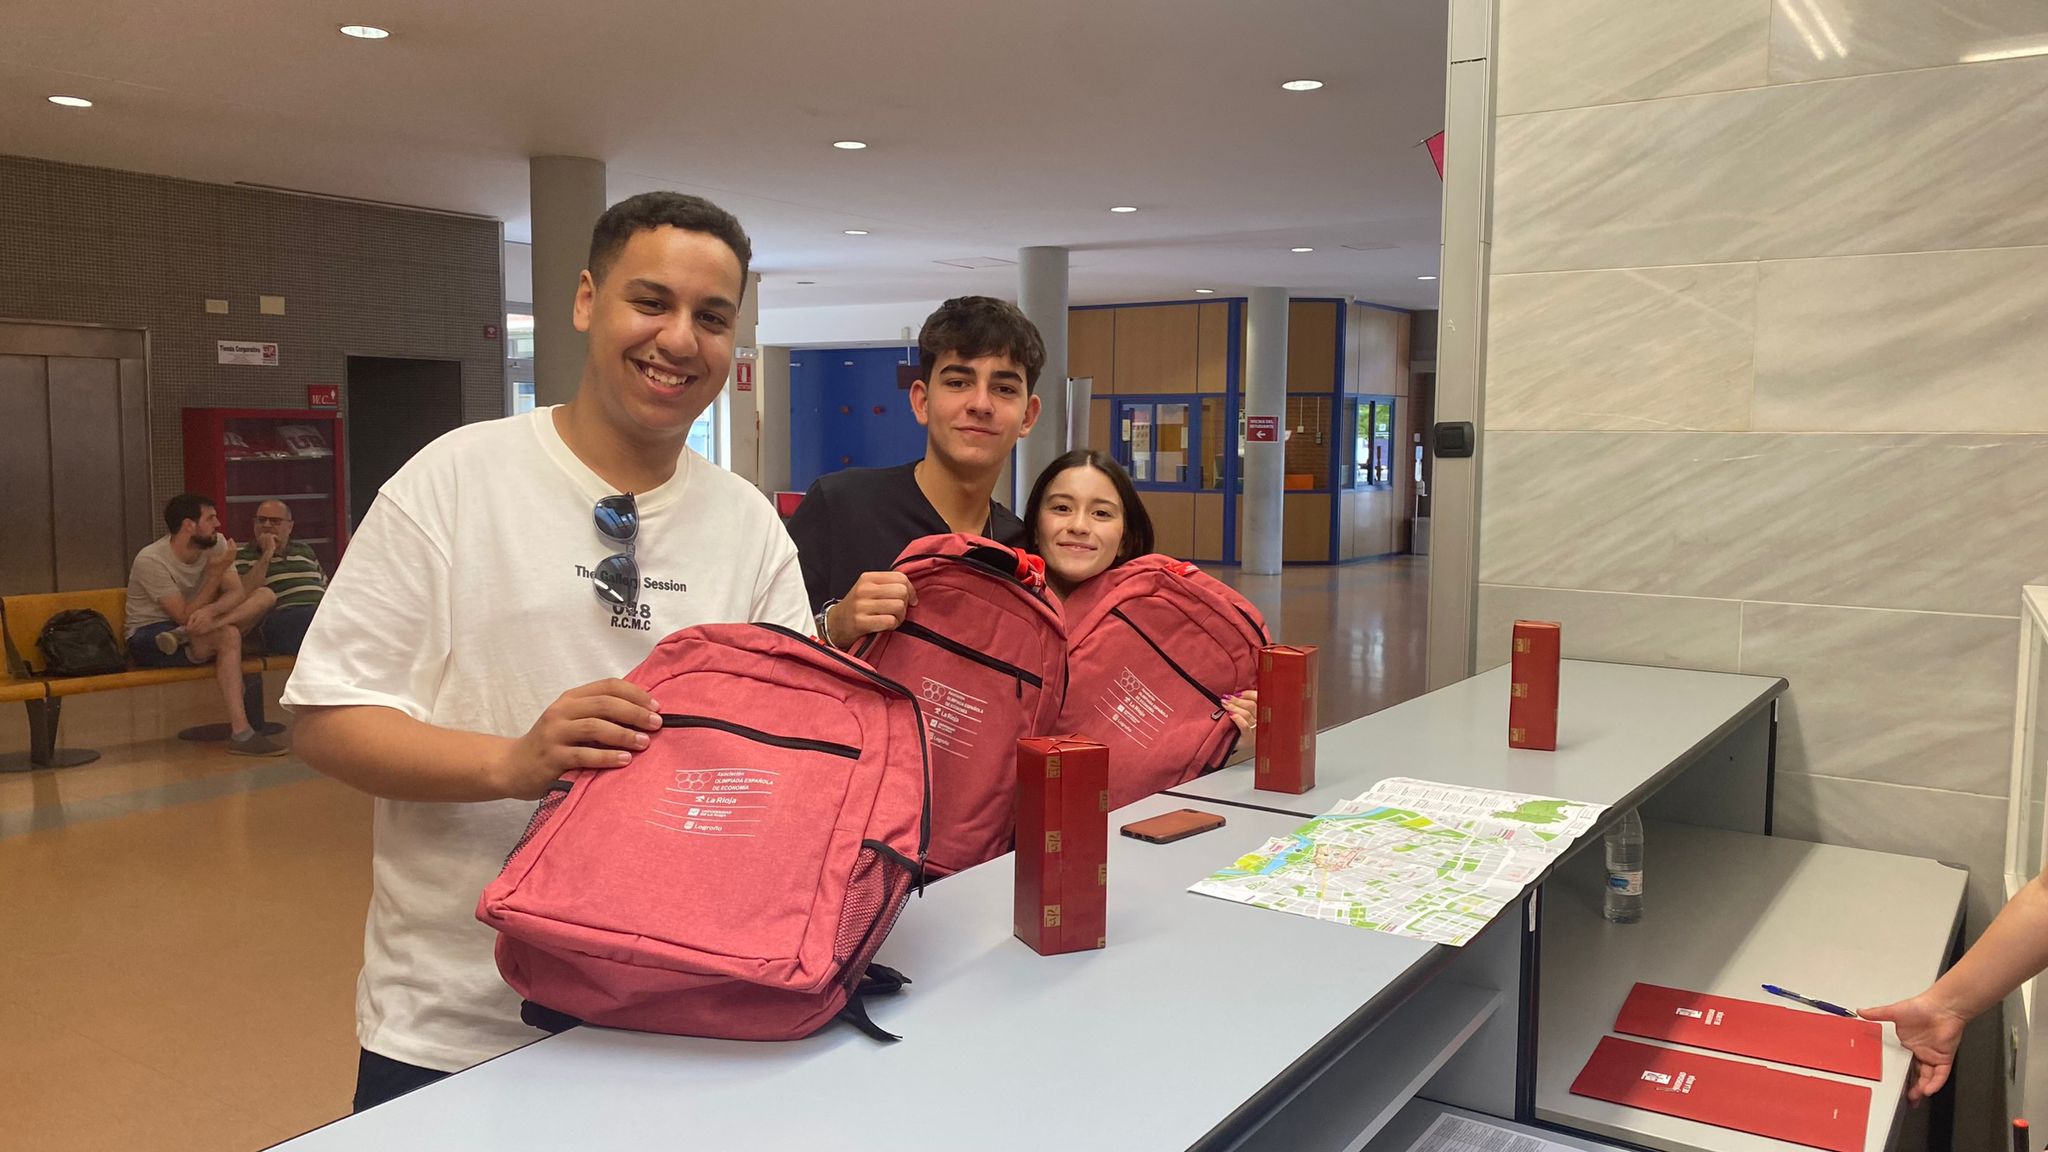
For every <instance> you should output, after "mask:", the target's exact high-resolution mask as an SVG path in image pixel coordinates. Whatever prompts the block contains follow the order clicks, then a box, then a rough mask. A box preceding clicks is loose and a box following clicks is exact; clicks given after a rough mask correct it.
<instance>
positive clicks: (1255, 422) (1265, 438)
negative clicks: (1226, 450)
mask: <svg viewBox="0 0 2048 1152" xmlns="http://www.w3.org/2000/svg"><path fill="white" fill-rule="evenodd" d="M1244 438H1245V440H1247V441H1248V442H1250V443H1253V444H1278V443H1279V442H1280V418H1279V417H1278V416H1247V417H1245V420H1244Z"/></svg>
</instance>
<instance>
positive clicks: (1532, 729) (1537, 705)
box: [1508, 620, 1564, 752]
mask: <svg viewBox="0 0 2048 1152" xmlns="http://www.w3.org/2000/svg"><path fill="white" fill-rule="evenodd" d="M1563 635H1564V632H1563V628H1562V627H1561V626H1560V625H1558V624H1556V623H1553V622H1551V621H1549V620H1517V621H1515V647H1514V655H1513V656H1512V657H1511V658H1510V660H1509V661H1508V682H1509V687H1508V747H1510V748H1535V749H1539V750H1541V751H1544V752H1555V751H1556V750H1557V676H1558V663H1559V661H1560V660H1561V659H1562V658H1563V642H1562V640H1563Z"/></svg>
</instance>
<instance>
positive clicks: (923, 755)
mask: <svg viewBox="0 0 2048 1152" xmlns="http://www.w3.org/2000/svg"><path fill="white" fill-rule="evenodd" d="M754 627H756V628H766V629H767V630H768V631H770V632H773V633H775V634H777V635H779V636H787V637H789V638H790V639H792V640H796V641H799V642H800V643H802V644H803V645H804V646H806V647H808V648H810V649H811V650H812V651H815V652H821V653H823V654H825V655H826V656H829V657H831V658H832V659H833V660H835V661H837V662H838V663H841V664H844V665H845V666H846V667H847V668H848V669H850V670H852V671H854V672H856V673H859V674H860V676H861V677H862V678H864V679H866V680H869V681H872V682H873V683H875V684H876V685H878V686H880V687H881V688H882V689H884V690H885V691H889V692H894V693H895V694H896V695H898V696H901V697H903V698H904V699H905V700H908V701H910V703H911V704H912V705H913V707H912V708H911V709H910V712H911V715H912V716H913V717H915V718H916V720H917V754H918V756H919V758H920V759H921V760H922V761H923V768H924V806H923V808H922V810H921V811H920V812H919V820H918V825H917V872H916V873H915V874H914V879H913V881H912V882H913V883H914V884H915V885H916V886H917V894H918V895H919V896H920V897H921V896H923V895H924V859H925V854H926V853H927V852H928V851H929V850H930V849H931V845H932V753H931V749H930V747H928V746H927V744H926V736H925V727H924V707H923V706H922V705H920V704H918V702H917V697H916V696H915V695H914V694H912V692H911V691H910V689H908V688H905V687H904V686H903V685H901V684H898V683H897V682H895V681H894V680H891V679H889V678H888V677H887V676H884V675H882V674H881V673H880V672H877V671H875V670H874V669H873V668H870V667H868V666H867V665H866V664H863V663H861V662H860V661H858V660H855V659H853V658H852V657H850V656H847V655H846V654H845V653H843V652H841V651H839V650H838V649H836V648H833V647H831V646H830V645H826V644H820V643H818V642H817V641H816V640H814V639H812V638H811V637H809V636H806V635H804V634H803V633H801V632H799V631H797V630H796V629H794V628H785V627H783V626H782V625H780V624H770V623H767V622H766V621H756V622H755V624H754Z"/></svg>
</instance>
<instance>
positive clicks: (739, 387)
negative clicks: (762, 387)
mask: <svg viewBox="0 0 2048 1152" xmlns="http://www.w3.org/2000/svg"><path fill="white" fill-rule="evenodd" d="M732 386H733V388H734V390H736V391H740V392H752V391H753V390H754V362H753V361H752V360H742V361H740V362H739V363H737V364H734V365H733V366H732Z"/></svg>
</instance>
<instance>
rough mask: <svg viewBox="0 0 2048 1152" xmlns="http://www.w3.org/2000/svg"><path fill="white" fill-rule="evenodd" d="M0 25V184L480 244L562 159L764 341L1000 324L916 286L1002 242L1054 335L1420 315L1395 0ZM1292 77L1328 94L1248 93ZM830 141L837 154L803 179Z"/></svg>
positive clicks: (365, 14) (194, 1) (397, 4)
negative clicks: (648, 223) (429, 210)
mask: <svg viewBox="0 0 2048 1152" xmlns="http://www.w3.org/2000/svg"><path fill="white" fill-rule="evenodd" d="M9 7H10V9H11V10H10V12H9V14H8V16H7V19H6V26H7V34H6V36H5V38H4V41H0V149H4V150H5V151H8V152H12V153H17V154H23V155H30V156H39V157H46V158H49V159H55V160H64V161H71V162H76V163H84V164H97V165H103V166H107V167H114V168H125V169H133V170H140V171H147V172H157V173H165V174H169V175H175V176H184V177H190V178H194V179H200V180H211V181H217V182H223V183H233V182H238V181H242V182H249V183H256V184H266V185H274V186H279V187H286V188H297V189H305V190H311V191H319V192H324V193H330V194H338V195H347V196H358V197H364V198H368V199H374V200H386V201H394V202H399V203H406V204H417V205H423V206H427V207H434V208H442V209H452V210H457V211H464V212H474V213H480V214H483V215H488V216H494V217H497V218H500V219H502V220H504V221H505V224H506V233H507V236H508V238H510V239H513V240H525V239H527V238H528V237H527V214H526V198H527V168H526V158H527V157H528V156H530V155H536V154H550V153H554V154H572V155H585V156H594V157H598V158H600V159H603V160H605V161H606V162H607V164H608V171H609V184H610V188H609V191H610V192H611V194H612V196H613V197H614V198H617V197H622V196H626V195H630V194H632V193H635V192H641V191H645V190H648V189H652V188H677V189H682V190H685V191H692V192H699V193H702V194H704V195H707V196H710V197H711V198H713V199H715V200H717V201H718V202H719V203H720V204H723V205H724V206H725V207H727V208H729V209H731V210H732V211H734V212H736V213H737V214H738V215H739V216H740V218H741V220H742V221H743V222H744V223H745V224H746V226H747V229H748V231H749V232H750V233H751V234H752V235H753V237H754V242H755V249H756V259H755V266H756V267H757V268H758V269H760V270H761V271H762V272H763V273H764V281H763V287H762V305H763V307H764V308H767V309H776V308H799V307H814V306H828V305H845V304H873V303H878V302H888V301H911V300H929V299H934V298H939V297H944V296H949V295H955V294H958V293H961V292H987V293H990V294H996V295H1014V293H1015V284H1016V281H1015V269H1013V268H1009V267H998V268H992V269H985V270H979V271H970V270H964V269H959V268H952V267H946V266H944V265H941V264H938V263H935V261H938V260H946V259H957V258H961V257H998V258H1003V259H1014V258H1015V257H1016V249H1017V248H1018V247H1021V246H1025V245H1032V244H1058V245H1066V246H1069V247H1070V248H1072V250H1073V257H1072V269H1073V271H1072V288H1071V291H1072V297H1073V300H1074V302H1075V303H1104V302H1112V301H1119V300H1142V299H1161V298H1176V299H1178V298H1186V297H1189V296H1190V295H1192V293H1193V290H1194V289H1195V288H1197V287H1213V288H1216V289H1218V290H1219V293H1220V294H1225V295H1228V294H1233V293H1239V292H1242V291H1243V289H1245V288H1246V287H1248V286H1251V285H1254V284H1273V285H1285V286H1288V287H1290V288H1292V289H1294V290H1295V291H1296V293H1297V294H1332V295H1356V296H1359V297H1361V298H1364V299H1368V300H1373V301H1377V302H1380V303H1384V304H1391V305H1395V306H1400V307H1410V308H1428V307H1434V306H1435V302H1436V291H1435V289H1436V285H1435V283H1434V282H1425V281H1419V280H1417V279H1416V277H1417V276H1421V275H1429V274H1433V273H1435V272H1436V270H1437V253H1438V247H1437V245H1438V220H1439V213H1440V186H1439V183H1438V180H1437V176H1436V173H1435V170H1434V169H1433V168H1432V167H1431V166H1430V162H1429V158H1428V155H1427V153H1426V152H1425V151H1424V150H1423V149H1422V148H1421V147H1419V146H1418V144H1417V142H1418V141H1420V140H1421V139H1423V138H1424V137H1426V136H1428V135H1430V134H1431V133H1433V132H1435V131H1437V130H1438V129H1439V128H1440V127H1442V121H1443V88H1444V19H1445V17H1444V5H1443V4H1441V3H1431V2H1428V0H1420V2H1418V0H1007V2H1002V3H997V2H983V3H961V2H959V0H953V2H943V0H866V2H864V3H850V2H844V0H842V2H839V3H830V2H827V0H809V2H803V0H753V2H752V3H742V4H730V3H729V4H721V5H709V4H701V3H690V2H687V0H685V2H681V3H678V2H675V0H599V2H598V3H595V4H586V5H575V6H571V5H564V4H561V3H559V2H558V0H496V2H495V3H492V4H488V5H462V6H458V5H455V4H452V3H446V2H445V0H444V2H442V3H430V2H427V0H311V2H300V3H288V4H247V3H240V4H229V3H226V2H224V0H96V2H95V3H92V4H56V3H40V4H29V3H23V4H18V5H10V6H9ZM345 23H349V24H353V23H366V24H375V25H379V26H382V27H387V28H390V29H391V30H392V31H393V33H394V35H393V36H392V38H391V39H389V40H384V41H378V42H367V41H358V40H352V39H349V38H346V37H343V36H341V35H340V34H338V33H337V32H336V31H335V29H336V27H337V26H338V25H340V24H345ZM1296 77H1313V78H1315V79H1319V80H1323V81H1325V82H1326V83H1327V85H1328V86H1327V87H1326V88H1324V89H1323V90H1322V91H1319V92H1310V93H1290V92H1284V91H1282V90H1281V89H1280V86H1279V85H1280V82H1281V81H1283V80H1288V79H1293V78H1296ZM52 93H70V94H76V95H80V96H86V97H89V98H91V99H93V100H94V101H96V102H97V106H96V107H94V108H92V109H89V110H85V111H73V110H67V109H62V108H58V107H56V106H54V105H51V104H49V103H48V102H47V101H46V100H45V99H44V98H45V97H46V96H48V95H50V94H52ZM847 138H852V139H859V140H865V141H867V142H868V143H869V144H870V145H871V147H869V148H868V149H867V150H866V151H862V152H846V151H839V150H835V149H833V148H832V147H830V145H831V142H832V141H834V140H839V139H847ZM1115 204H1135V205H1137V206H1139V207H1140V209H1141V211H1139V212H1136V213H1132V214H1112V213H1110V212H1109V211H1108V209H1109V207H1110V206H1111V205H1115ZM848 228H864V229H867V230H869V231H870V232H871V233H872V235H870V236H866V237H850V236H846V235H844V234H843V232H844V230H845V229H848ZM1297 245H1307V246H1313V247H1314V248H1315V249H1316V251H1314V252H1312V253H1308V254H1295V253H1291V252H1289V251H1288V249H1289V248H1290V247H1294V246H1297ZM1346 245H1356V246H1361V247H1363V248H1365V249H1367V250H1362V251H1361V250H1355V249H1353V248H1347V247H1345V246H1346ZM799 280H814V281H816V284H815V285H812V286H800V285H799V284H798V283H797V281H799Z"/></svg>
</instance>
